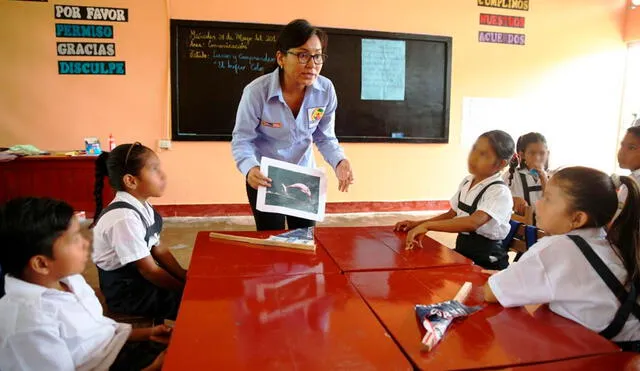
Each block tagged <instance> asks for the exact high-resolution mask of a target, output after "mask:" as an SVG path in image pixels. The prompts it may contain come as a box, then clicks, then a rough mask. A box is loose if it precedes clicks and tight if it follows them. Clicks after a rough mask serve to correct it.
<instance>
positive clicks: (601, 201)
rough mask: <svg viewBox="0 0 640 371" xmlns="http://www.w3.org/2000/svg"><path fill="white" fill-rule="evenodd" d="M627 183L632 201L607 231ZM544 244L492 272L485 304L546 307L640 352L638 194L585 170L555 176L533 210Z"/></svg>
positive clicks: (624, 180) (617, 179)
mask: <svg viewBox="0 0 640 371" xmlns="http://www.w3.org/2000/svg"><path fill="white" fill-rule="evenodd" d="M620 183H622V184H624V185H625V186H626V187H627V189H628V196H627V198H626V202H625V204H624V207H623V209H622V212H621V213H620V215H619V216H618V217H617V218H616V219H615V220H614V222H613V223H612V225H611V227H610V229H609V230H608V232H607V231H606V230H605V228H604V227H605V226H606V225H607V223H609V222H610V221H611V219H612V218H613V216H614V214H615V212H616V209H617V206H618V199H617V196H616V189H617V188H618V187H619V186H620ZM536 210H537V212H538V214H537V215H538V225H539V226H540V228H542V229H544V230H545V232H546V233H548V234H550V235H551V236H549V237H545V238H542V239H540V241H538V242H537V243H536V244H535V245H533V246H531V248H530V249H529V250H528V251H527V252H526V253H525V254H524V255H523V256H522V258H521V259H520V260H519V261H517V262H515V263H513V264H512V265H511V266H509V268H507V269H505V270H503V271H501V272H498V273H495V274H494V275H492V276H491V277H490V278H489V282H488V283H487V285H486V286H485V299H486V300H487V301H489V302H495V301H498V302H500V304H502V305H504V306H505V307H515V306H521V305H529V304H547V303H548V304H549V309H551V310H552V311H553V312H555V313H557V314H559V315H561V316H563V317H566V318H569V319H571V320H573V321H575V322H578V323H580V324H581V325H583V326H585V327H588V328H589V329H591V330H593V331H598V332H600V334H601V335H603V336H604V337H606V338H608V339H611V340H613V341H615V342H616V343H618V345H620V347H621V348H622V349H624V350H627V351H636V352H640V322H639V319H640V305H638V288H640V267H639V263H640V246H639V245H638V240H639V236H640V231H639V230H638V223H640V190H639V189H638V184H637V183H636V181H635V180H634V179H632V178H631V177H627V176H623V177H617V176H612V177H609V176H608V175H607V174H605V173H603V172H601V171H598V170H595V169H590V168H586V167H569V168H565V169H562V170H560V171H559V172H558V173H556V174H555V175H554V176H553V177H552V178H551V179H550V181H549V183H548V184H547V188H546V189H545V192H544V196H543V198H542V199H541V200H540V201H538V204H537V205H536Z"/></svg>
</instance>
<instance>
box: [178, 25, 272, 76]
mask: <svg viewBox="0 0 640 371" xmlns="http://www.w3.org/2000/svg"><path fill="white" fill-rule="evenodd" d="M275 41H276V35H275V34H270V33H261V32H249V31H247V32H237V31H234V32H211V31H200V30H190V32H189V36H188V38H187V45H188V48H187V50H188V58H189V59H199V60H203V61H210V62H213V65H214V66H215V67H217V68H218V69H219V70H228V71H230V72H232V73H234V74H240V73H242V72H245V71H246V72H254V73H255V72H264V69H265V67H266V66H267V65H268V64H270V63H273V62H275V57H274V56H273V55H272V53H273V52H272V51H273V50H275ZM263 50H268V52H267V51H264V52H263Z"/></svg>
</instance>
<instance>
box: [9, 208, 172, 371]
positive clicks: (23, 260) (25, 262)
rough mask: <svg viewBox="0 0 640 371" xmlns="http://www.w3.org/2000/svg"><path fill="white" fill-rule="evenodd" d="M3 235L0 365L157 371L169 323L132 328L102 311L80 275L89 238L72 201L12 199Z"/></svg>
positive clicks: (87, 255)
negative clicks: (3, 278) (74, 211)
mask: <svg viewBox="0 0 640 371" xmlns="http://www.w3.org/2000/svg"><path fill="white" fill-rule="evenodd" d="M0 241H2V243H1V244H0V263H1V264H2V266H3V267H4V269H5V270H6V273H7V275H6V290H7V293H6V295H5V296H4V297H3V298H2V299H0V313H2V315H0V369H1V370H3V371H13V370H34V371H41V370H62V371H68V370H107V369H111V370H140V369H142V368H143V367H144V370H160V368H161V366H162V361H163V357H164V353H163V350H164V348H165V347H166V343H167V342H168V337H169V335H170V333H171V328H169V327H167V326H165V325H160V326H155V327H152V328H138V329H134V330H132V329H131V325H128V324H123V323H117V322H114V321H113V320H111V319H109V318H107V317H104V316H103V315H102V307H101V306H100V302H99V301H98V298H97V297H96V295H95V293H94V292H93V290H92V289H91V287H89V285H87V282H86V281H85V280H84V278H83V277H82V276H81V275H80V273H82V271H84V268H85V264H86V262H87V260H88V259H89V241H87V240H86V239H85V238H84V237H83V236H82V234H81V232H80V224H79V222H78V220H77V218H76V217H75V216H74V215H73V209H72V207H71V206H70V205H68V204H67V203H65V202H62V201H56V200H52V199H47V198H19V199H14V200H10V201H8V202H7V203H6V204H5V205H2V206H1V207H0ZM148 340H154V341H160V342H163V343H165V345H163V344H157V343H155V342H150V341H148ZM161 352H162V353H161Z"/></svg>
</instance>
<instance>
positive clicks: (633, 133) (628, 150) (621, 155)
mask: <svg viewBox="0 0 640 371" xmlns="http://www.w3.org/2000/svg"><path fill="white" fill-rule="evenodd" d="M618 166H620V168H621V169H628V170H631V175H630V176H631V177H632V178H633V179H635V180H636V181H638V182H640V127H638V126H632V127H630V128H628V129H627V133H626V134H625V136H624V138H623V139H622V142H621V143H620V149H619V150H618ZM627 193H628V191H627V187H625V186H624V185H623V186H621V187H620V191H619V192H618V200H619V206H618V207H619V208H620V209H621V208H622V205H624V201H625V199H626V198H627Z"/></svg>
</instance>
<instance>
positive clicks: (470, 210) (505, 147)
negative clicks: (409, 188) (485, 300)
mask: <svg viewBox="0 0 640 371" xmlns="http://www.w3.org/2000/svg"><path fill="white" fill-rule="evenodd" d="M513 155H514V143H513V139H511V137H510V136H509V134H507V133H505V132H504V131H501V130H493V131H489V132H486V133H484V134H482V135H481V136H480V137H479V138H478V140H476V142H475V144H474V145H473V149H472V150H471V152H470V153H469V159H468V168H469V172H470V173H471V175H469V176H467V177H466V178H465V179H464V180H463V181H462V183H460V186H459V187H458V191H457V192H456V193H455V195H454V196H453V198H451V209H450V210H449V211H447V212H446V213H444V214H442V215H439V216H436V217H434V218H431V219H427V220H423V221H415V222H414V221H407V220H405V221H402V222H399V223H397V224H396V226H395V230H399V231H409V233H408V235H407V249H411V248H413V247H415V246H420V247H421V246H422V238H423V236H424V235H425V233H426V232H427V231H442V232H458V233H459V234H458V238H457V239H456V251H457V252H459V253H460V254H462V255H464V256H466V257H468V258H469V259H471V260H473V261H474V262H475V263H476V264H478V265H480V266H482V267H484V268H489V269H504V268H506V267H507V266H508V265H509V262H508V258H507V251H506V249H505V248H504V247H503V246H502V244H501V241H502V240H503V239H504V238H505V237H506V236H507V233H509V228H510V226H509V219H510V218H511V207H512V206H513V201H512V200H511V192H510V191H509V188H508V187H507V185H506V184H504V182H503V181H502V179H501V178H500V171H501V170H502V169H504V168H505V166H507V163H508V162H509V159H511V157H512V156H513Z"/></svg>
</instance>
